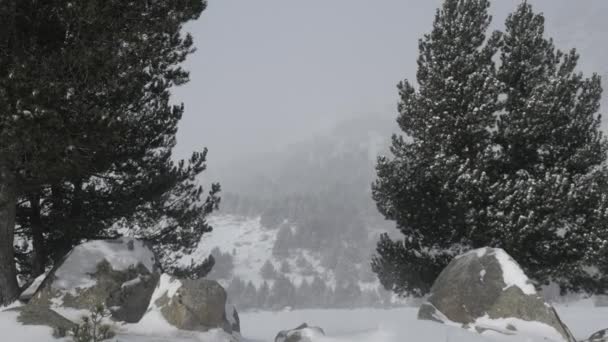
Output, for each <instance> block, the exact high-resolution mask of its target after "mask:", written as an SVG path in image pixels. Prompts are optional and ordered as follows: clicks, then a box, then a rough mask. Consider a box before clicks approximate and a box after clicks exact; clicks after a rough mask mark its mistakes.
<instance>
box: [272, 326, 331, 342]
mask: <svg viewBox="0 0 608 342" xmlns="http://www.w3.org/2000/svg"><path fill="white" fill-rule="evenodd" d="M321 336H325V332H324V331H323V329H321V328H319V327H310V326H308V324H306V323H304V324H302V325H300V326H299V327H297V328H295V329H291V330H283V331H281V332H279V334H278V335H277V337H275V339H274V342H312V341H313V339H315V338H317V337H321Z"/></svg>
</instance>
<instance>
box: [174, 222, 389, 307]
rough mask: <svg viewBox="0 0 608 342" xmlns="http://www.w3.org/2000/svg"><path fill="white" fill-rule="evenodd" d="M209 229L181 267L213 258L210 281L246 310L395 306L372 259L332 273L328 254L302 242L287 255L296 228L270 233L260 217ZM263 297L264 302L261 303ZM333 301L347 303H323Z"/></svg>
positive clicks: (344, 263)
mask: <svg viewBox="0 0 608 342" xmlns="http://www.w3.org/2000/svg"><path fill="white" fill-rule="evenodd" d="M209 223H210V224H211V225H212V226H213V228H214V229H213V232H211V233H208V234H205V235H204V236H203V237H202V239H201V242H200V243H199V246H198V248H197V250H196V251H195V252H194V253H193V254H191V255H189V256H186V257H184V258H183V259H182V260H181V262H182V263H183V264H189V263H190V262H191V261H194V262H196V261H199V260H203V259H204V258H206V257H207V256H208V255H209V254H212V255H213V256H214V258H215V259H216V265H215V267H214V270H213V271H212V272H211V273H210V275H209V278H212V279H216V280H218V281H219V282H220V283H221V284H222V285H224V286H225V287H226V288H227V290H228V293H229V298H231V300H232V301H233V302H235V304H237V305H239V307H240V308H241V309H252V308H256V309H259V308H264V307H266V308H272V309H282V308H283V307H285V306H289V307H302V305H303V304H304V303H303V302H305V305H306V307H318V306H324V307H342V306H348V307H357V306H364V305H365V306H379V305H386V304H389V303H391V301H392V300H393V299H392V296H391V295H390V294H388V293H386V292H385V291H384V290H383V289H382V288H381V286H380V284H379V282H378V281H377V279H376V278H375V277H374V276H373V274H372V273H371V269H370V268H369V259H368V258H365V257H364V258H360V259H359V260H358V261H352V262H351V260H348V259H345V257H342V256H339V257H338V259H340V260H337V261H335V267H331V266H329V265H330V263H331V261H332V260H331V259H330V258H329V257H327V255H328V254H327V253H326V251H315V250H314V249H311V248H306V247H305V246H306V244H304V243H303V244H302V245H301V246H299V245H298V241H297V239H296V240H295V242H294V241H292V242H291V243H290V244H289V247H288V248H285V250H283V249H282V248H281V246H282V245H281V244H280V243H281V241H282V240H281V239H284V238H285V237H284V235H285V234H287V235H289V236H291V237H294V236H297V234H298V233H297V232H298V229H300V228H299V227H298V226H297V225H290V224H288V223H286V222H284V223H283V224H282V228H280V229H279V228H276V227H275V228H268V227H266V226H264V225H263V224H262V222H261V218H260V217H256V218H243V217H238V216H232V215H224V216H214V217H212V218H211V219H210V220H209ZM285 232H287V233H285ZM368 238H369V242H370V244H369V250H368V251H367V252H366V253H364V254H367V255H371V253H372V247H371V246H372V245H373V241H375V238H376V234H375V233H372V232H370V233H369V234H368ZM265 268H266V269H265ZM315 286H317V287H318V288H314V287H315ZM281 287H284V288H281ZM313 288H314V289H313ZM314 291H317V292H316V293H314ZM329 291H333V293H328V292H329ZM261 292H266V293H261ZM273 292H284V293H282V294H281V295H279V294H278V293H273ZM264 296H266V297H267V298H266V299H265V302H264V303H260V302H259V301H260V300H263V301H264V299H263V298H260V297H264ZM277 296H280V297H281V298H277ZM301 296H304V297H306V296H316V297H317V298H316V299H317V301H322V302H321V303H318V304H317V305H315V304H314V300H312V299H311V298H300V297H301ZM330 296H331V297H336V301H340V299H341V298H342V299H344V301H345V302H346V301H348V303H338V302H335V303H328V302H327V301H326V299H324V297H325V298H327V297H330ZM298 299H302V301H298ZM349 299H352V300H349ZM256 300H257V301H256Z"/></svg>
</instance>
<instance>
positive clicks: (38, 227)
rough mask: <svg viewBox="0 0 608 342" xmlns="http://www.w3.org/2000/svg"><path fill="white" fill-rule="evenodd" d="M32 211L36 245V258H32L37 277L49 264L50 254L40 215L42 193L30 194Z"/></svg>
mask: <svg viewBox="0 0 608 342" xmlns="http://www.w3.org/2000/svg"><path fill="white" fill-rule="evenodd" d="M28 199H29V202H30V205H31V209H30V210H31V212H30V225H31V229H32V244H33V247H34V258H33V260H32V277H33V278H36V277H38V276H39V275H41V274H42V273H44V269H45V267H46V264H47V259H48V255H47V253H46V247H45V243H44V235H43V227H42V218H41V216H40V195H39V194H37V193H34V194H31V195H29V196H28Z"/></svg>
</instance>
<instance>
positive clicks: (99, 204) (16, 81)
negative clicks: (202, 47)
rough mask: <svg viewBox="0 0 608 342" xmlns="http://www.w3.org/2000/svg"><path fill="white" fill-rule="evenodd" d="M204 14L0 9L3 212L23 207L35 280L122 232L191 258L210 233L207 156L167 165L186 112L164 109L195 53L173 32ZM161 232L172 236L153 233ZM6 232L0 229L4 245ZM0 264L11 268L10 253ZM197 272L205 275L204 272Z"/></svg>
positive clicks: (64, 7)
mask: <svg viewBox="0 0 608 342" xmlns="http://www.w3.org/2000/svg"><path fill="white" fill-rule="evenodd" d="M204 7H205V3H204V2H203V1H200V0H184V1H176V2H170V3H166V2H151V3H150V2H147V3H144V2H130V3H125V2H122V1H83V2H76V3H74V2H71V1H54V2H48V3H44V4H40V3H37V2H36V3H34V2H32V1H18V2H17V1H7V2H4V3H3V4H2V8H0V10H1V11H2V13H0V16H2V17H3V18H6V19H7V20H6V21H3V22H6V23H7V27H9V29H8V30H6V31H5V30H3V35H2V37H0V38H1V40H2V42H1V43H2V44H3V45H2V46H3V48H2V53H1V54H0V59H1V60H0V69H1V70H0V73H1V75H0V82H1V83H0V106H1V107H2V108H1V110H0V112H2V116H1V117H0V135H1V136H0V141H2V146H1V147H2V148H1V153H2V156H0V159H1V160H2V161H3V164H2V165H1V166H2V168H3V170H4V172H3V173H2V176H3V179H0V182H1V183H2V184H3V186H0V188H1V189H6V193H8V194H11V199H9V200H8V201H3V203H1V205H2V207H0V212H3V213H10V212H11V210H13V209H11V208H12V207H14V206H15V203H17V199H19V202H20V203H21V204H23V205H21V206H20V210H19V216H18V219H19V225H20V228H21V231H22V232H23V233H24V234H25V235H26V237H27V238H29V239H31V240H32V241H33V246H34V263H33V265H32V273H33V275H35V274H38V273H40V272H41V270H42V269H44V267H45V266H46V265H47V264H48V263H49V254H51V258H54V259H56V258H57V257H60V256H61V254H62V253H65V252H66V251H67V250H69V248H71V247H72V246H73V245H74V244H76V243H78V242H80V241H81V240H82V239H87V238H103V237H112V236H113V235H114V233H115V232H113V231H111V230H108V228H109V227H110V226H112V224H113V223H116V222H118V221H120V220H128V221H131V222H139V223H145V224H146V226H148V227H154V228H153V229H154V230H153V231H147V232H143V233H142V232H134V235H137V236H140V237H145V238H147V239H148V240H150V241H153V242H156V243H157V246H160V245H161V244H162V245H164V247H165V248H160V247H158V248H157V250H158V251H161V252H163V251H172V252H174V251H176V250H179V249H182V248H181V245H182V242H186V244H185V245H184V247H185V250H188V248H192V244H193V243H194V242H193V241H194V240H196V241H198V240H197V239H196V238H197V237H200V234H202V233H204V232H207V231H209V230H210V227H208V226H207V225H206V223H205V221H204V216H205V214H206V213H208V212H210V211H211V210H213V208H215V207H216V205H217V201H218V198H217V197H216V196H215V194H216V193H217V192H218V191H219V187H218V186H216V185H214V186H213V187H212V190H211V196H209V197H208V199H207V201H204V200H202V201H201V195H202V190H201V189H200V188H199V187H198V186H197V185H196V184H195V177H196V176H197V175H198V174H200V173H201V172H202V171H203V170H204V168H205V157H206V152H205V151H203V152H200V153H195V154H193V156H192V158H191V159H190V160H189V162H188V163H184V162H180V163H174V162H173V161H172V159H171V149H172V147H173V146H174V144H175V133H176V127H177V122H178V121H179V119H180V118H181V115H182V113H183V107H182V106H172V105H171V104H170V101H169V89H170V88H171V87H172V86H175V85H180V84H183V83H184V82H186V81H187V79H188V73H187V72H186V71H184V70H182V69H181V68H180V67H179V66H178V64H179V63H181V62H182V61H184V59H185V58H186V56H187V55H188V54H190V53H191V52H192V51H193V49H192V38H191V37H190V36H189V35H182V34H181V28H182V26H183V24H184V23H185V22H187V21H189V20H192V19H196V18H197V17H198V16H199V15H200V13H201V12H202V10H203V9H204ZM133 18H139V19H138V20H133ZM75 28H77V29H75ZM16 61H18V62H16ZM0 197H2V196H0ZM8 215H9V216H12V214H8ZM161 220H162V221H164V222H166V223H168V224H167V225H165V226H162V227H161V226H158V225H150V224H149V223H151V222H159V221H161ZM13 221H14V220H13V219H11V218H10V217H7V220H4V221H3V223H6V224H7V227H2V228H3V229H2V231H3V232H7V233H8V234H7V239H3V240H2V241H3V242H4V241H5V242H7V244H12V242H11V241H12V233H11V230H12V228H11V227H12V226H13V224H12V223H11V222H13ZM178 241H179V242H180V243H178ZM1 253H2V254H3V257H0V262H7V263H9V264H10V263H11V262H10V261H6V260H9V259H11V258H10V257H8V256H9V255H10V254H11V253H12V248H9V247H8V246H7V248H6V249H4V248H3V249H2V252H1ZM52 253H55V254H56V255H52ZM4 256H7V258H4ZM203 264H205V266H206V267H198V268H197V269H198V270H200V271H201V273H205V272H206V271H208V267H209V265H211V264H212V262H209V260H208V262H206V263H203ZM1 268H2V272H0V273H5V274H3V275H1V276H0V278H7V277H8V278H12V277H14V275H13V273H14V272H12V270H11V266H10V265H8V264H6V265H3V266H2V267H1ZM1 280H2V279H0V281H1ZM0 287H1V288H3V289H10V288H12V286H7V287H5V286H0ZM7 291H10V292H13V291H12V290H7ZM3 297H5V296H4V295H3V294H1V293H0V301H5V299H4V298H3Z"/></svg>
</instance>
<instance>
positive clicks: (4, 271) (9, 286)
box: [0, 161, 19, 305]
mask: <svg viewBox="0 0 608 342" xmlns="http://www.w3.org/2000/svg"><path fill="white" fill-rule="evenodd" d="M16 211H17V184H16V182H15V179H14V177H13V176H12V174H11V171H10V170H9V168H8V167H7V166H6V165H4V163H3V162H2V161H0V305H7V304H10V303H12V302H13V301H14V300H15V299H16V298H17V296H19V285H18V283H17V269H16V267H15V249H14V245H13V243H14V237H15V213H16Z"/></svg>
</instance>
